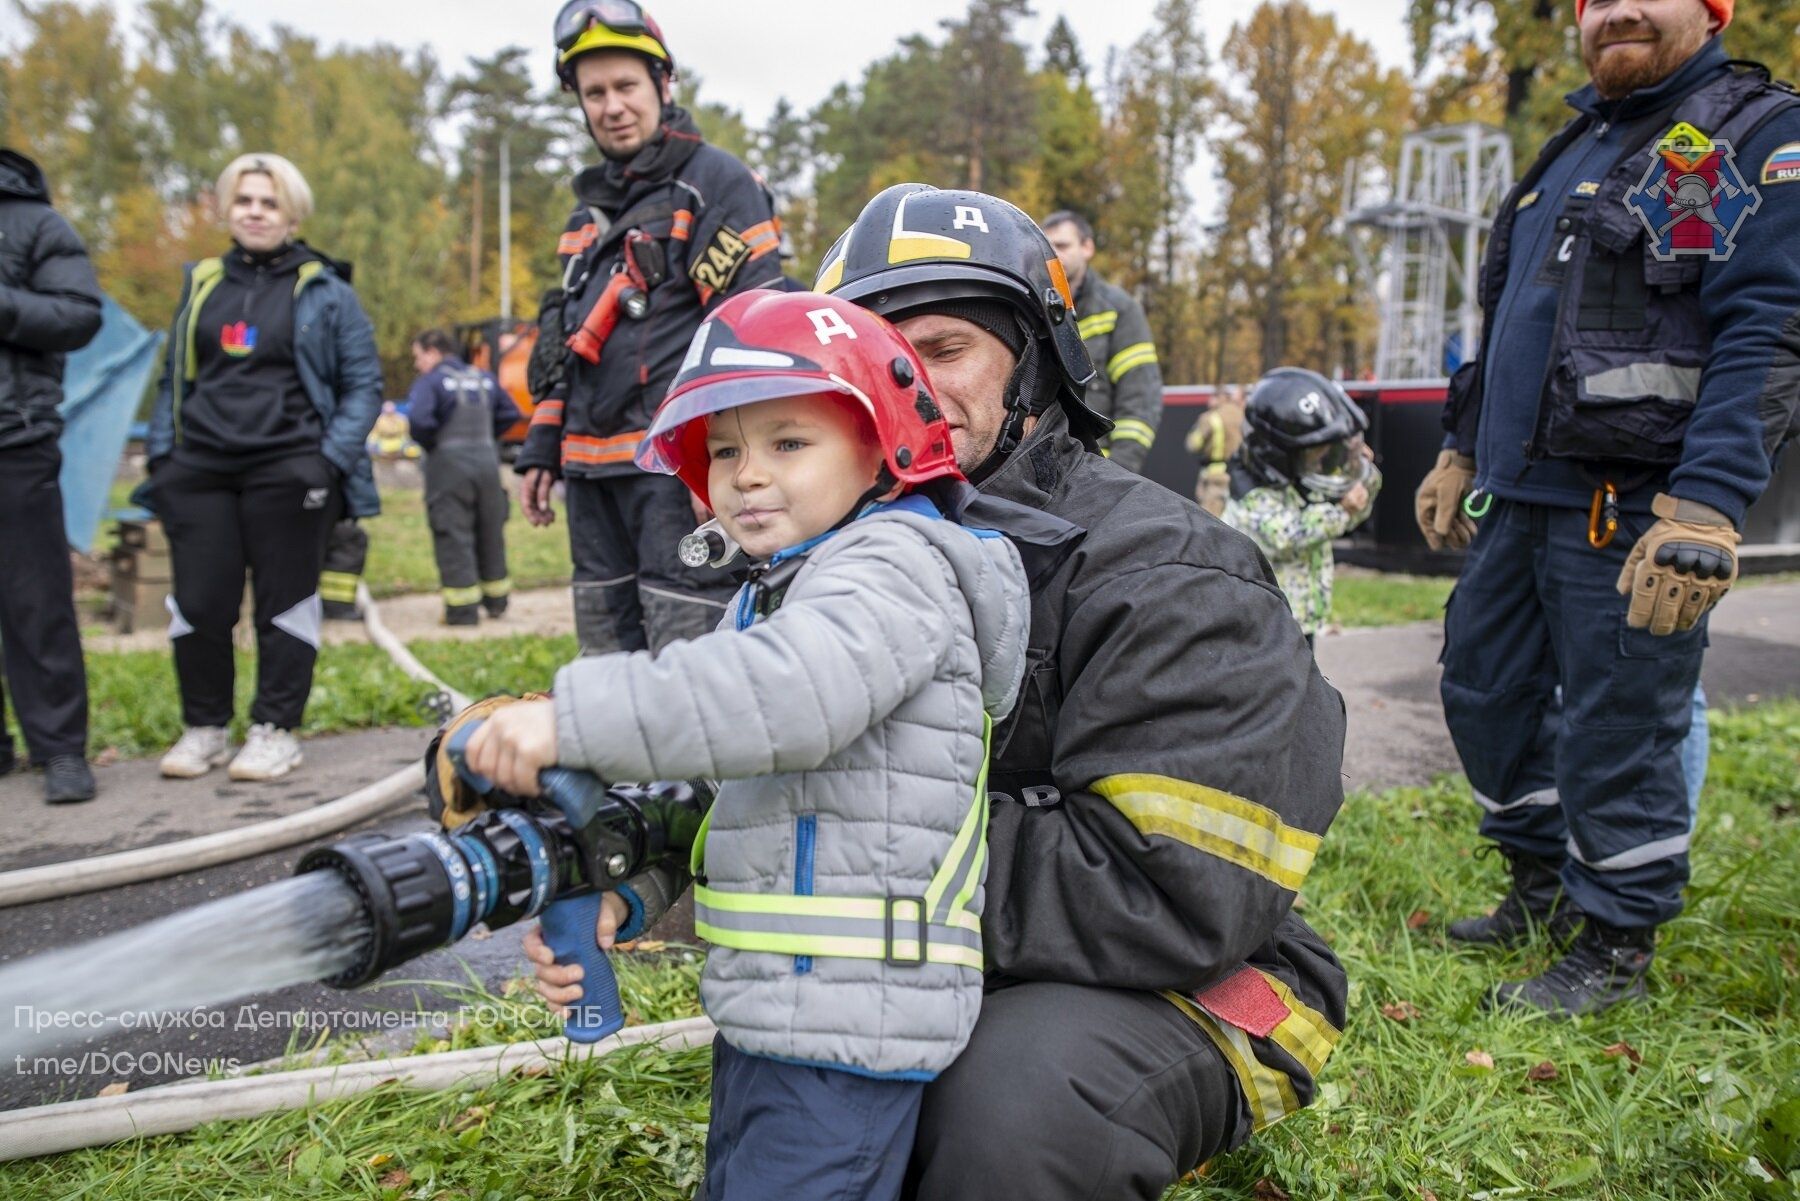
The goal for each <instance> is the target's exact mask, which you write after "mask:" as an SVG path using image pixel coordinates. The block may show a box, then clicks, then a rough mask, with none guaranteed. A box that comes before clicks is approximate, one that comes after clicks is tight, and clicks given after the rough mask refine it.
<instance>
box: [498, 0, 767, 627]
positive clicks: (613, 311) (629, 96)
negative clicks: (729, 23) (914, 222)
mask: <svg viewBox="0 0 1800 1201" xmlns="http://www.w3.org/2000/svg"><path fill="white" fill-rule="evenodd" d="M556 48H557V53H556V70H557V75H558V76H559V77H560V78H561V80H562V83H563V87H564V88H565V89H566V90H568V91H572V92H574V93H576V95H577V97H578V98H579V100H580V102H581V107H582V111H583V114H584V116H585V117H586V119H587V123H588V132H589V133H590V134H591V135H592V136H593V139H594V143H595V145H596V146H598V147H599V149H600V152H601V154H602V155H604V156H605V161H604V162H602V163H601V164H599V165H598V166H594V167H589V168H587V169H586V170H584V171H582V172H581V173H580V174H579V175H577V176H576V177H575V182H574V188H575V196H576V199H577V202H578V203H577V205H576V208H575V211H574V214H573V215H572V216H571V217H570V219H569V224H568V227H567V229H566V230H565V231H564V233H563V235H562V241H561V243H560V244H559V245H558V248H557V249H558V253H559V255H560V257H561V260H562V264H563V283H564V287H563V289H562V297H561V299H560V301H557V300H556V299H555V298H551V299H552V303H551V304H550V305H548V306H547V310H548V311H547V314H546V316H544V317H543V318H541V319H540V322H539V328H540V330H545V331H547V332H546V333H540V335H539V336H540V339H541V340H542V339H548V341H546V342H545V345H546V346H548V347H550V348H552V349H554V347H555V346H556V345H557V344H558V343H559V342H560V343H562V344H565V345H566V347H567V353H566V354H564V355H563V356H562V358H561V361H560V362H559V363H556V364H555V369H554V370H552V371H550V372H549V373H548V375H549V377H550V378H549V379H548V380H547V381H545V383H546V387H545V390H544V391H541V392H535V390H534V392H535V394H536V395H538V396H539V403H538V406H537V409H536V411H535V412H534V413H533V414H532V423H531V428H530V430H529V432H528V434H527V435H526V439H525V445H524V448H523V449H522V450H521V452H520V454H519V457H518V460H517V462H516V463H515V465H514V466H515V469H516V470H517V471H519V472H520V474H521V475H522V476H523V480H522V481H521V485H520V489H519V497H520V502H521V505H522V507H523V508H524V510H525V516H526V519H527V520H529V521H530V522H531V523H532V524H534V525H546V524H548V523H549V522H550V521H552V520H554V516H553V513H552V511H551V509H550V489H551V485H552V483H553V481H554V480H555V479H557V478H558V477H560V478H561V479H562V480H563V481H564V484H565V496H566V499H567V505H568V512H569V547H570V551H571V554H572V557H573V559H574V591H575V631H576V635H577V637H578V638H579V640H580V642H581V647H582V650H583V651H584V652H586V653H590V654H592V653H602V652H607V651H614V650H641V649H645V648H650V649H659V648H661V647H662V646H664V645H666V644H668V643H669V642H671V641H674V640H676V639H681V638H692V637H694V636H696V635H698V634H703V633H706V632H708V631H710V630H711V629H712V628H713V627H714V626H715V625H717V624H718V621H719V619H720V617H721V616H722V615H723V613H724V609H725V603H726V601H727V600H728V599H729V598H730V596H731V593H732V591H733V585H732V582H731V580H730V578H729V577H728V576H726V575H725V574H724V573H723V572H721V571H717V570H714V569H712V568H709V567H704V566H703V567H699V568H693V567H687V566H685V565H683V564H682V562H681V561H680V559H679V558H678V556H677V551H676V547H677V545H678V544H679V542H680V540H681V538H682V536H683V535H684V534H687V533H688V532H690V531H691V530H692V529H693V528H694V525H695V513H694V510H693V508H692V506H691V503H690V501H689V498H688V494H687V490H686V489H685V488H683V487H682V486H681V484H680V483H679V482H677V481H675V480H672V479H669V478H667V477H665V476H659V475H652V474H648V473H646V472H643V471H640V470H638V468H637V467H636V466H635V465H634V463H633V462H632V456H633V454H634V453H635V452H636V450H637V445H638V443H639V442H640V441H641V440H642V439H643V437H644V431H645V429H646V428H647V427H648V426H649V424H650V418H651V415H652V414H653V413H654V412H655V411H656V406H657V404H658V403H659V402H660V401H661V400H662V397H663V394H664V393H665V392H666V391H668V387H669V382H670V381H671V380H672V379H673V378H674V377H675V374H676V372H677V370H678V369H679V368H680V366H681V361H682V358H683V356H684V355H685V354H686V353H687V349H688V344H689V342H691V341H692V340H693V335H694V331H695V330H696V329H698V328H699V326H700V322H701V320H702V319H704V317H705V316H706V314H707V313H708V312H710V311H711V310H712V309H713V308H714V307H715V306H716V305H717V304H718V303H719V302H720V301H721V300H723V298H724V297H726V296H728V295H731V294H734V293H737V292H741V291H745V290H747V289H750V288H756V287H766V286H769V285H772V284H774V283H775V282H776V281H777V280H779V279H780V276H781V259H780V255H779V254H778V253H777V252H778V250H779V247H780V243H781V231H780V226H779V225H778V223H777V222H776V220H775V213H774V207H773V201H772V199H771V197H770V195H769V192H768V189H766V188H765V187H763V185H762V183H761V181H760V180H758V179H757V177H756V176H755V175H754V174H753V173H752V172H751V171H750V169H749V168H748V167H746V166H744V164H743V163H741V162H739V161H738V160H737V159H736V158H733V157H732V156H731V155H730V154H727V153H726V152H725V151H723V150H720V149H718V148H717V147H714V146H710V145H708V144H707V143H706V142H705V141H704V140H703V139H702V138H701V135H700V130H699V129H698V128H697V127H696V126H695V125H694V121H693V118H692V117H690V116H689V115H688V113H687V112H686V110H684V109H682V108H680V107H679V106H677V105H676V104H674V103H672V102H671V100H670V91H669V89H670V81H671V80H672V79H673V78H674V76H675V60H674V58H673V56H672V55H671V54H670V52H669V48H668V44H667V42H666V41H665V40H664V39H663V36H662V31H661V30H660V29H659V28H658V27H657V25H656V22H655V21H653V20H651V19H650V17H649V16H648V15H647V14H645V13H644V12H643V10H642V9H640V8H639V7H638V6H637V4H635V3H633V2H632V0H571V3H570V4H568V5H567V6H565V7H564V9H563V10H562V13H561V14H560V15H559V16H558V17H557V20H556Z"/></svg>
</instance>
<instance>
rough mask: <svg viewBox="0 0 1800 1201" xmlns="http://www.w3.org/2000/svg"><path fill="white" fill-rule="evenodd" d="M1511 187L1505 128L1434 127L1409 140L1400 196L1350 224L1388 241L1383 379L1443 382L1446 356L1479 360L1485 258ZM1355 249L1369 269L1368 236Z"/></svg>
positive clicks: (1355, 241)
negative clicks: (1489, 236) (1480, 287)
mask: <svg viewBox="0 0 1800 1201" xmlns="http://www.w3.org/2000/svg"><path fill="white" fill-rule="evenodd" d="M1512 183H1513V167H1512V142H1511V140H1510V139H1509V138H1508V137H1507V135H1506V133H1505V132H1504V131H1502V130H1500V129H1497V128H1495V127H1494V126H1492V125H1486V124H1482V123H1479V122H1474V121H1470V122H1465V123H1463V124H1460V125H1440V126H1435V127H1433V128H1431V129H1422V130H1420V131H1418V132H1417V133H1409V134H1407V135H1406V137H1405V138H1404V139H1403V140H1402V142H1401V144H1400V167H1399V173H1398V179H1397V183H1396V185H1395V188H1394V194H1393V197H1392V198H1391V199H1390V200H1388V201H1386V202H1385V203H1381V204H1374V205H1365V206H1363V207H1361V208H1358V209H1356V210H1355V211H1353V212H1352V213H1350V214H1349V216H1348V217H1347V218H1346V221H1347V222H1348V224H1350V225H1351V226H1358V227H1362V228H1364V229H1369V230H1374V231H1379V232H1380V233H1381V234H1384V235H1385V236H1386V242H1385V246H1384V248H1383V250H1382V253H1381V271H1380V274H1381V277H1382V280H1383V285H1384V286H1383V293H1384V294H1383V295H1382V297H1381V300H1380V314H1381V338H1380V342H1379V344H1378V346H1377V349H1376V354H1375V373H1376V376H1377V377H1378V378H1380V379H1385V380H1415V379H1437V378H1441V377H1442V376H1444V375H1446V374H1448V372H1447V371H1446V370H1445V365H1446V359H1447V358H1449V357H1451V356H1450V354H1448V353H1447V352H1451V351H1454V358H1455V359H1457V360H1458V361H1464V362H1466V361H1467V360H1468V359H1470V358H1472V357H1473V356H1474V354H1475V350H1476V345H1475V344H1476V342H1477V341H1478V340H1479V339H1480V337H1481V312H1480V309H1479V308H1478V306H1477V304H1476V289H1477V285H1478V282H1479V280H1480V274H1481V254H1482V251H1483V249H1484V247H1485V238H1486V235H1487V232H1488V231H1489V230H1490V229H1491V228H1493V224H1494V213H1495V211H1496V210H1497V209H1498V207H1499V205H1500V201H1501V198H1502V197H1504V196H1505V195H1506V193H1507V190H1508V189H1510V188H1511V187H1512ZM1351 246H1352V247H1353V248H1354V249H1355V250H1356V253H1357V257H1358V258H1359V259H1363V260H1364V262H1365V265H1366V264H1367V250H1366V249H1365V247H1364V245H1363V241H1362V239H1359V238H1354V237H1353V238H1352V239H1351Z"/></svg>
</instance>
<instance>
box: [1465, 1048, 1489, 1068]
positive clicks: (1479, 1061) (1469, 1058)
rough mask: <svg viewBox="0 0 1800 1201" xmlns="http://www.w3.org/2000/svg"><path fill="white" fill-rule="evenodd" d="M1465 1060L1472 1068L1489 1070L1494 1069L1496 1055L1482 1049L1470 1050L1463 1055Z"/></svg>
mask: <svg viewBox="0 0 1800 1201" xmlns="http://www.w3.org/2000/svg"><path fill="white" fill-rule="evenodd" d="M1463 1060H1464V1062H1466V1063H1467V1064H1468V1065H1469V1066H1470V1067H1472V1068H1481V1069H1482V1070H1483V1071H1488V1072H1491V1071H1493V1070H1494V1057H1493V1056H1492V1055H1489V1054H1488V1053H1487V1052H1486V1051H1483V1050H1480V1049H1476V1050H1474V1051H1470V1052H1468V1053H1467V1054H1465V1055H1464V1056H1463Z"/></svg>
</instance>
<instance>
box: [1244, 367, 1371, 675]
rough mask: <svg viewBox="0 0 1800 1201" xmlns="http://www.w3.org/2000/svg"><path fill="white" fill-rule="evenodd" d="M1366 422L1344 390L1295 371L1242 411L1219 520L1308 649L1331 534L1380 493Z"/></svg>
mask: <svg viewBox="0 0 1800 1201" xmlns="http://www.w3.org/2000/svg"><path fill="white" fill-rule="evenodd" d="M1367 427H1368V422H1367V419H1366V418H1365V417H1364V416H1363V414H1362V410H1361V409H1359V408H1357V407H1356V402H1354V401H1352V400H1351V399H1350V397H1349V396H1347V395H1346V394H1345V393H1344V390H1343V389H1342V388H1340V387H1338V386H1337V385H1336V384H1334V383H1332V382H1331V381H1330V380H1328V379H1326V378H1325V377H1324V376H1322V375H1319V374H1318V373H1316V372H1312V371H1305V370H1302V369H1300V368H1298V367H1277V368H1276V369H1275V370H1273V371H1271V372H1269V373H1268V374H1267V375H1265V376H1263V377H1262V379H1260V380H1258V381H1257V384H1256V387H1255V388H1254V389H1253V390H1252V391H1251V393H1250V399H1249V401H1248V402H1247V403H1246V405H1245V408H1244V442H1243V445H1242V446H1241V447H1239V449H1238V452H1237V454H1236V455H1234V456H1233V457H1232V459H1231V465H1230V466H1231V499H1230V500H1229V501H1228V502H1227V503H1226V505H1225V512H1224V513H1223V514H1222V517H1223V519H1224V521H1225V522H1226V524H1228V525H1230V526H1231V527H1232V528H1234V529H1236V530H1239V531H1241V532H1243V533H1245V534H1248V535H1250V537H1251V538H1252V539H1254V540H1255V542H1256V544H1257V546H1259V547H1261V548H1262V552H1263V554H1265V555H1267V556H1268V558H1269V564H1270V565H1271V566H1272V567H1274V568H1275V578H1276V580H1277V581H1279V583H1280V584H1281V590H1282V591H1283V592H1284V593H1286V594H1287V599H1288V606H1289V607H1290V608H1291V609H1293V611H1294V618H1295V620H1296V621H1298V622H1299V623H1300V629H1301V630H1302V631H1303V632H1304V633H1305V634H1306V641H1307V644H1308V645H1309V646H1310V645H1311V644H1312V642H1313V639H1314V638H1315V637H1316V636H1317V635H1318V632H1319V630H1320V628H1321V627H1323V626H1324V624H1325V620H1326V618H1328V617H1329V616H1330V615H1331V576H1332V562H1331V540H1332V539H1333V538H1337V537H1341V536H1342V535H1344V534H1346V533H1348V532H1349V531H1351V530H1353V529H1355V528H1356V527H1357V526H1359V525H1361V524H1362V523H1363V522H1364V521H1366V520H1367V519H1368V516H1369V511H1370V506H1371V505H1372V504H1373V503H1374V501H1375V496H1376V494H1377V493H1378V492H1380V491H1381V472H1379V471H1377V470H1376V468H1375V464H1374V461H1373V460H1374V455H1373V452H1371V451H1370V450H1369V447H1368V446H1367V444H1365V443H1364V441H1363V431H1364V430H1365V429H1366V428H1367Z"/></svg>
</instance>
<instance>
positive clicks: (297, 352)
mask: <svg viewBox="0 0 1800 1201" xmlns="http://www.w3.org/2000/svg"><path fill="white" fill-rule="evenodd" d="M218 200H219V207H220V209H221V210H222V211H223V212H224V213H225V214H226V224H227V225H228V227H229V228H230V231H231V239H232V244H231V249H230V250H229V251H228V252H227V253H226V254H224V255H223V256H221V257H219V258H213V259H203V260H202V261H200V262H198V263H195V264H194V265H193V266H192V267H191V268H190V269H189V271H188V277H187V281H186V285H185V287H184V288H183V290H182V300H181V304H180V307H179V309H178V311H177V312H176V315H175V321H174V325H173V328H172V330H171V332H170V337H169V344H168V355H167V362H166V364H165V367H164V371H163V378H162V383H161V386H160V388H159V390H158V393H157V401H156V408H155V411H154V412H153V414H152V416H151V422H150V434H149V437H148V439H147V443H146V446H147V451H148V455H149V459H150V464H151V477H150V490H149V491H150V496H151V499H152V503H153V504H154V506H155V508H156V511H157V514H158V516H159V517H160V518H161V519H162V522H163V526H164V529H165V530H166V531H167V532H168V536H169V548H170V555H171V558H172V560H173V566H174V575H175V593H174V595H173V596H172V597H171V598H170V602H169V609H170V615H171V618H172V620H171V622H170V626H169V635H170V638H171V639H172V640H173V641H174V644H175V674H176V677H177V678H178V680H179V681H180V685H181V708H182V720H183V722H184V724H185V725H186V727H187V728H186V731H185V732H184V733H183V734H182V736H181V739H180V741H178V742H177V743H176V744H175V745H174V747H172V748H171V749H170V750H169V752H168V753H167V754H166V755H164V756H163V759H162V773H163V775H165V776H177V777H194V776H200V775H204V774H205V773H206V772H208V771H210V770H211V769H212V768H213V767H216V766H217V765H219V764H220V763H222V762H224V761H225V760H226V759H227V758H228V757H229V758H231V777H232V779H234V780H273V779H276V778H277V777H280V776H284V775H286V774H287V773H288V772H290V771H292V770H293V769H294V768H295V767H297V766H299V764H300V759H301V755H300V744H299V741H298V740H297V739H296V738H295V736H294V731H295V729H296V728H298V726H299V725H300V720H301V717H302V715H303V713H304V711H305V707H306V698H307V694H308V692H310V691H311V689H312V672H313V664H314V661H315V660H316V658H317V655H318V647H319V624H320V613H321V602H320V598H319V574H320V572H321V570H322V569H323V565H324V556H325V546H326V540H327V538H328V536H329V534H330V531H331V527H332V525H333V523H334V522H336V521H337V520H338V519H339V518H340V517H343V516H350V517H368V516H373V515H374V514H375V513H376V512H378V511H379V504H378V502H377V500H376V497H375V488H374V478H373V476H372V475H371V474H370V469H369V462H368V455H367V453H366V451H365V450H364V439H365V438H366V437H367V436H368V432H369V429H370V427H371V426H373V425H374V423H375V416H376V414H377V412H378V411H379V410H380V407H381V371H380V366H379V363H378V360H377V357H376V351H375V337H374V331H373V330H372V329H371V327H370V325H369V319H368V317H367V316H365V315H364V313H363V310H362V306H361V305H360V304H359V303H358V302H357V299H356V293H355V292H353V291H352V290H351V288H350V284H349V274H350V272H349V268H348V267H347V266H344V265H342V264H339V263H335V262H333V261H332V260H330V259H327V258H326V257H325V256H323V255H321V254H319V253H318V252H316V251H314V250H312V249H311V248H310V247H308V246H307V245H306V244H305V243H304V242H300V241H297V240H296V239H295V236H294V235H295V231H296V229H297V227H298V226H299V224H300V222H301V221H302V220H304V219H305V218H306V217H307V216H308V215H309V214H310V213H311V211H312V193H311V190H310V189H309V188H308V187H307V184H306V180H305V179H304V178H302V177H301V175H300V172H299V171H298V170H296V169H295V167H294V165H293V164H292V163H290V162H288V161H287V160H286V159H284V158H281V157H280V156H278V155H273V154H247V155H244V156H242V157H240V158H238V159H237V160H235V161H234V162H233V163H232V164H231V165H230V166H228V167H226V168H225V171H224V173H223V174H222V175H220V177H219V183H218ZM246 568H247V569H248V570H249V572H250V579H251V585H252V589H253V591H254V595H255V620H256V644H257V680H256V699H255V701H254V702H253V703H252V705H251V707H250V721H251V726H250V732H249V735H248V737H246V739H245V740H244V745H243V748H242V749H241V750H240V751H238V752H237V754H236V756H235V757H231V748H230V739H229V735H228V733H227V730H226V727H227V726H228V725H229V724H230V722H231V717H232V683H233V674H234V672H233V663H232V645H231V630H232V627H233V625H235V624H236V622H237V617H238V610H239V607H240V604H241V598H242V596H243V592H244V573H245V570H246Z"/></svg>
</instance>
